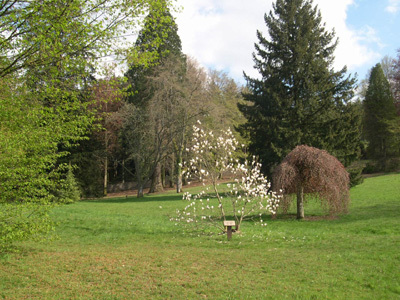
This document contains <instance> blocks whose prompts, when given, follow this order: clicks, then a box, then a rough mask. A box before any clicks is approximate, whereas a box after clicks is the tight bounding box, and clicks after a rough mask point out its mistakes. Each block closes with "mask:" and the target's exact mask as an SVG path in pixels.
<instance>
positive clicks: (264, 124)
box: [240, 0, 361, 174]
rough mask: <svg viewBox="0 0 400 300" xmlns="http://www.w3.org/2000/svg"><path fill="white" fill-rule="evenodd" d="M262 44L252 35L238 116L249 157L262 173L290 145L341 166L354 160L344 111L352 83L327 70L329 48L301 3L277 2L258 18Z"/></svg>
mask: <svg viewBox="0 0 400 300" xmlns="http://www.w3.org/2000/svg"><path fill="white" fill-rule="evenodd" d="M264 19H265V23H266V25H267V27H268V32H269V37H270V38H269V39H267V38H265V37H264V36H263V35H262V33H261V32H260V31H257V37H258V41H259V42H258V43H257V44H255V49H256V53H255V54H253V58H254V62H255V68H256V69H257V70H258V72H259V74H260V77H259V78H250V77H249V76H247V75H246V74H245V78H246V80H247V84H248V88H249V92H248V93H246V94H244V98H245V99H246V100H247V101H248V104H247V105H241V106H240V110H241V111H242V112H243V113H244V115H245V116H246V118H247V123H246V124H245V125H244V126H242V127H241V131H242V133H243V134H245V135H247V136H248V137H249V138H250V141H251V144H250V151H251V152H253V154H256V155H258V156H259V157H260V159H261V160H262V162H263V165H264V166H265V170H264V171H266V172H267V173H269V174H270V173H271V171H272V168H273V167H274V166H275V165H276V164H277V163H279V162H280V161H282V159H283V158H284V157H285V156H286V155H287V154H288V153H289V152H290V151H291V150H292V149H294V148H295V147H296V146H297V145H301V144H306V145H308V146H313V147H317V148H320V149H324V150H327V151H328V152H329V153H331V154H332V155H334V156H336V157H338V158H339V159H340V160H341V161H342V162H344V163H346V164H348V163H350V162H351V161H352V160H354V159H355V158H356V157H357V155H358V152H359V138H360V124H361V116H360V112H359V110H358V109H357V106H355V105H352V104H350V100H351V98H352V97H353V90H354V85H355V79H354V78H351V77H350V76H347V75H346V72H347V70H346V67H344V68H343V69H341V70H340V71H338V72H336V71H335V70H334V69H333V67H332V64H333V61H334V56H333V53H334V50H335V48H336V46H337V40H336V39H334V32H328V31H326V30H325V24H323V23H322V17H321V14H320V12H319V10H318V8H317V7H314V6H313V2H312V1H309V0H277V1H276V3H274V5H273V11H271V12H270V13H269V14H268V15H267V14H266V15H265V17H264Z"/></svg>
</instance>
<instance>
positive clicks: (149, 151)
mask: <svg viewBox="0 0 400 300" xmlns="http://www.w3.org/2000/svg"><path fill="white" fill-rule="evenodd" d="M135 46H136V47H135V48H136V49H138V51H139V52H140V53H141V55H143V54H146V53H148V54H149V55H150V56H151V57H150V58H151V62H150V63H146V64H136V65H132V66H131V67H130V68H129V70H128V72H127V73H126V77H127V79H128V83H129V85H130V93H129V96H128V98H127V102H128V103H130V105H131V107H130V108H128V109H126V112H128V113H131V114H132V115H130V116H126V118H127V119H130V120H128V121H127V122H125V123H126V124H128V125H126V126H125V127H126V128H125V131H124V132H125V140H126V145H127V148H128V150H127V154H128V156H129V158H130V159H132V160H134V162H135V174H136V179H137V182H138V185H139V188H138V196H142V195H143V186H144V185H146V183H147V181H148V179H149V178H151V179H152V181H151V186H150V192H155V191H160V190H162V189H163V186H162V182H161V181H162V180H161V163H162V160H163V159H164V158H165V156H166V152H167V149H168V146H169V145H170V143H171V134H170V133H169V132H168V129H170V128H169V127H170V126H171V124H169V127H168V125H165V124H163V120H165V119H164V117H165V116H166V115H168V117H169V115H170V113H168V112H166V111H163V108H164V104H165V101H161V102H157V101H160V99H159V98H160V97H159V96H157V93H158V92H161V91H159V90H157V89H158V88H159V87H157V85H156V84H155V82H154V81H155V78H156V77H157V76H158V74H157V73H160V72H162V69H163V68H167V67H168V65H169V64H170V63H171V61H174V62H175V63H174V65H175V66H178V67H177V68H176V70H177V72H176V73H175V74H174V76H177V78H182V77H183V76H184V74H185V70H186V68H185V62H186V57H185V56H184V55H183V53H182V44H181V40H180V37H179V35H178V26H177V25H176V23H175V21H174V18H173V17H172V15H171V13H170V11H169V9H168V5H167V4H166V3H165V1H159V2H158V3H157V4H154V6H153V9H152V10H151V11H150V13H149V14H148V16H147V17H146V19H145V22H144V27H143V29H142V30H141V31H140V32H139V36H138V38H137V40H136V45H135ZM171 89H172V87H171ZM164 100H165V99H164ZM166 126H167V127H166ZM132 139H134V140H132Z"/></svg>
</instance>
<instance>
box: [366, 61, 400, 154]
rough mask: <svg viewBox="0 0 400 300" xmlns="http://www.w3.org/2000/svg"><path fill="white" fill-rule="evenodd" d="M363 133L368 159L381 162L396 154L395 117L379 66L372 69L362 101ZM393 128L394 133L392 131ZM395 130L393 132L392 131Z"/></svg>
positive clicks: (390, 93)
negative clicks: (366, 143)
mask: <svg viewBox="0 0 400 300" xmlns="http://www.w3.org/2000/svg"><path fill="white" fill-rule="evenodd" d="M363 104H364V113H365V117H364V134H365V138H366V139H367V141H368V142H369V145H368V151H367V152H368V157H369V158H372V159H378V160H382V162H385V161H386V159H387V158H389V157H393V156H395V155H398V153H399V149H398V144H397V145H396V140H397V139H396V135H399V132H400V130H399V126H394V125H395V124H396V123H398V119H399V116H397V114H396V107H395V104H394V98H393V95H392V92H391V89H390V84H389V82H388V80H387V78H386V76H385V74H384V72H383V69H382V67H381V65H380V64H377V65H376V66H375V67H374V68H372V71H371V75H370V78H369V85H368V89H367V92H366V95H365V100H364V103H363ZM394 128H397V130H395V131H394V130H393V129H394ZM396 131H397V132H396Z"/></svg>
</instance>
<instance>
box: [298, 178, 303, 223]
mask: <svg viewBox="0 0 400 300" xmlns="http://www.w3.org/2000/svg"><path fill="white" fill-rule="evenodd" d="M297 219H299V220H301V219H304V187H303V183H302V182H300V183H299V184H298V186H297Z"/></svg>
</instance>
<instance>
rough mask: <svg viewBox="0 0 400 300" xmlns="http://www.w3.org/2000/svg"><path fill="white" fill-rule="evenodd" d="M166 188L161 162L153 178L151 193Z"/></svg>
mask: <svg viewBox="0 0 400 300" xmlns="http://www.w3.org/2000/svg"><path fill="white" fill-rule="evenodd" d="M162 191H164V188H163V186H162V182H161V164H160V163H157V166H156V167H155V169H154V172H153V176H152V178H151V185H150V191H149V194H150V193H156V192H162Z"/></svg>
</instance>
